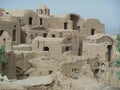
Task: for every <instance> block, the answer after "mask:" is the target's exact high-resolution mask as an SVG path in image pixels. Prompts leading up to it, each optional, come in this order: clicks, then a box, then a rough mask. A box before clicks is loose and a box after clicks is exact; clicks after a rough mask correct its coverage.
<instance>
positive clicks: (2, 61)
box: [0, 45, 7, 81]
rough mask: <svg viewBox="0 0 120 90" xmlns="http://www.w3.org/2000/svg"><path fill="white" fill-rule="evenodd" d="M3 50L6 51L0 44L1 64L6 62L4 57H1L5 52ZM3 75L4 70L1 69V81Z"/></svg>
mask: <svg viewBox="0 0 120 90" xmlns="http://www.w3.org/2000/svg"><path fill="white" fill-rule="evenodd" d="M5 52H6V50H5V47H4V46H3V45H2V46H1V47H0V63H1V65H4V64H6V63H7V62H6V60H5V59H4V58H2V55H3V54H5ZM4 75H5V71H2V73H1V77H2V79H1V81H3V76H4Z"/></svg>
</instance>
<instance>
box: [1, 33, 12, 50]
mask: <svg viewBox="0 0 120 90" xmlns="http://www.w3.org/2000/svg"><path fill="white" fill-rule="evenodd" d="M0 45H4V46H5V48H6V49H7V50H11V49H12V40H11V37H10V36H9V35H8V33H7V32H6V31H2V32H1V35H0Z"/></svg>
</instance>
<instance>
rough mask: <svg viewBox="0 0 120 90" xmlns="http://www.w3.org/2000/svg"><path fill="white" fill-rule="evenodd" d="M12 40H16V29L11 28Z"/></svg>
mask: <svg viewBox="0 0 120 90" xmlns="http://www.w3.org/2000/svg"><path fill="white" fill-rule="evenodd" d="M13 41H16V29H14V30H13Z"/></svg>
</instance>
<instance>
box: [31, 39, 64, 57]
mask: <svg viewBox="0 0 120 90" xmlns="http://www.w3.org/2000/svg"><path fill="white" fill-rule="evenodd" d="M48 40H49V39H48ZM48 40H47V41H40V40H33V41H32V50H33V51H35V52H39V53H40V55H43V56H51V57H52V56H53V57H57V56H60V55H61V54H62V48H63V47H62V44H61V43H60V42H58V41H56V42H55V41H54V40H53V41H51V40H49V41H48ZM44 47H48V48H49V50H48V51H44V50H43V48H44ZM56 52H57V53H56Z"/></svg>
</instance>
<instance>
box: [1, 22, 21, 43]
mask: <svg viewBox="0 0 120 90" xmlns="http://www.w3.org/2000/svg"><path fill="white" fill-rule="evenodd" d="M15 25H16V27H15ZM14 29H16V40H15V41H13V44H14V45H18V44H20V42H21V31H20V25H19V23H17V22H14V21H4V20H0V31H1V30H5V31H7V32H8V34H9V35H10V37H11V38H12V40H13V30H14Z"/></svg>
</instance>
